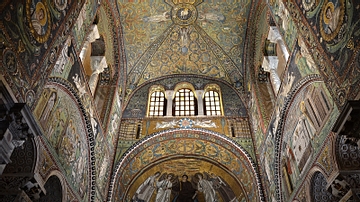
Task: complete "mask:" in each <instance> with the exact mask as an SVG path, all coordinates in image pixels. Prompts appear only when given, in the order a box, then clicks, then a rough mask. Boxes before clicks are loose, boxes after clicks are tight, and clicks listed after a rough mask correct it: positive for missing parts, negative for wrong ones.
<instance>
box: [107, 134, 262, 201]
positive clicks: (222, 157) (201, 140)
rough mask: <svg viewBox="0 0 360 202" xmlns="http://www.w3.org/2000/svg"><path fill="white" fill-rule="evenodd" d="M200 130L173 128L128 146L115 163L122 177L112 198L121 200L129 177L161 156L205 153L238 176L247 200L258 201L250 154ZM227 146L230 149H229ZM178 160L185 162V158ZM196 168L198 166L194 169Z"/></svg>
mask: <svg viewBox="0 0 360 202" xmlns="http://www.w3.org/2000/svg"><path fill="white" fill-rule="evenodd" d="M201 131H202V130H195V129H194V130H186V132H185V131H184V132H183V131H182V130H173V131H172V132H168V133H166V132H165V133H161V134H157V135H156V134H155V135H156V138H152V137H150V138H147V140H146V141H144V142H143V143H141V144H139V145H138V146H137V147H135V148H131V150H132V152H131V153H125V156H123V158H125V157H126V159H122V160H121V161H120V162H118V163H121V165H118V167H117V169H118V170H117V171H116V173H118V174H119V173H121V176H117V177H116V187H115V189H114V193H113V197H114V200H115V201H118V200H123V199H124V197H125V196H124V194H125V193H127V192H128V189H129V186H130V185H131V180H134V177H136V176H137V175H139V173H141V172H143V171H144V169H145V168H146V167H148V166H151V165H152V164H154V163H158V162H159V161H164V159H165V160H171V159H172V158H176V157H183V155H186V156H187V157H190V156H191V155H194V154H195V155H200V156H204V158H205V159H208V161H213V162H217V164H220V165H222V166H223V167H224V169H226V170H228V172H229V173H232V175H234V176H236V177H237V178H238V179H240V180H241V184H242V186H243V189H244V192H243V193H244V194H245V199H246V201H256V200H259V198H258V190H257V183H259V182H255V181H253V179H256V177H255V176H254V173H253V171H252V165H251V163H250V162H249V158H251V157H249V156H248V155H247V154H246V153H243V151H242V150H239V149H235V147H234V145H232V144H231V143H230V142H223V141H222V140H221V139H222V138H223V137H220V136H211V134H209V133H206V135H204V134H205V133H203V132H201ZM145 148H146V149H145ZM230 148H233V149H231V150H229V149H230ZM178 155H180V156H178ZM172 156H173V157H172ZM179 161H182V162H183V163H184V161H185V159H182V160H179ZM194 166H196V165H194ZM199 168H200V167H199V166H197V169H199ZM173 169H175V168H173ZM201 169H205V168H200V171H201V172H209V171H210V170H211V169H210V170H204V171H202V170H201ZM169 171H170V170H169ZM173 171H175V170H173ZM195 171H198V170H193V171H192V172H195ZM189 172H190V170H189ZM153 173H155V172H153ZM175 174H176V175H181V174H182V173H179V171H177V172H176V173H175ZM236 194H240V193H236ZM131 197H132V196H131Z"/></svg>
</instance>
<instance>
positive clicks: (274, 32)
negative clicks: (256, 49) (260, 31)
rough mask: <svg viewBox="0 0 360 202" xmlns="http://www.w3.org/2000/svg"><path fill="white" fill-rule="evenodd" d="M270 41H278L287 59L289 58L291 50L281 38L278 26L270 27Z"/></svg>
mask: <svg viewBox="0 0 360 202" xmlns="http://www.w3.org/2000/svg"><path fill="white" fill-rule="evenodd" d="M267 38H268V39H269V41H270V42H272V43H276V44H278V45H279V46H280V49H281V51H282V53H283V54H284V58H285V61H288V59H289V52H288V50H287V49H286V46H285V44H284V41H283V40H282V38H281V35H280V32H279V30H278V28H277V27H274V26H271V27H270V29H269V33H268V37H267Z"/></svg>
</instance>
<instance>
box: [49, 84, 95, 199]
mask: <svg viewBox="0 0 360 202" xmlns="http://www.w3.org/2000/svg"><path fill="white" fill-rule="evenodd" d="M45 86H52V87H55V88H57V89H61V90H62V91H64V93H66V94H68V95H69V98H70V99H71V100H72V101H73V102H74V103H76V109H77V111H78V112H79V113H80V117H81V118H82V119H81V122H82V123H83V126H84V129H85V133H86V136H85V137H84V138H85V139H86V141H87V143H88V145H87V146H88V147H87V149H88V152H87V153H88V166H89V169H88V170H89V172H88V176H89V179H88V182H89V183H88V184H89V185H90V187H89V190H92V191H91V192H90V195H89V197H90V198H91V200H93V199H95V191H93V190H95V170H96V168H95V153H94V149H95V139H94V137H95V136H94V133H93V130H92V125H91V121H90V120H91V118H90V117H89V113H88V112H87V110H88V109H86V106H85V104H84V103H83V100H84V99H82V97H81V96H80V95H79V93H78V91H77V89H76V88H75V87H74V86H73V85H72V84H71V83H70V82H69V81H67V80H64V79H62V78H59V77H51V78H49V80H48V82H47V83H46V85H45ZM49 176H50V175H49ZM59 179H60V178H59ZM62 185H63V183H62Z"/></svg>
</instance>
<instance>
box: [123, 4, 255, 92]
mask: <svg viewBox="0 0 360 202" xmlns="http://www.w3.org/2000/svg"><path fill="white" fill-rule="evenodd" d="M117 6H118V10H119V13H120V23H121V25H122V26H123V38H124V47H125V48H124V50H125V52H126V68H127V73H128V79H127V81H128V82H127V89H134V88H136V87H137V86H139V85H141V84H142V83H144V82H147V81H149V80H152V79H155V78H158V77H162V76H166V75H174V74H175V75H176V74H193V75H201V76H207V77H211V78H217V79H222V80H224V81H226V82H228V83H230V84H236V83H237V84H238V85H240V84H242V83H243V74H244V69H243V62H242V58H243V53H244V43H245V37H246V29H247V24H248V20H247V19H248V16H249V13H250V12H249V10H250V8H251V1H250V0H243V1H233V0H230V1H211V2H203V1H201V0H190V1H188V0H186V1H181V0H180V1H178V0H172V1H171V0H166V1H146V2H137V1H120V0H119V1H118V2H117Z"/></svg>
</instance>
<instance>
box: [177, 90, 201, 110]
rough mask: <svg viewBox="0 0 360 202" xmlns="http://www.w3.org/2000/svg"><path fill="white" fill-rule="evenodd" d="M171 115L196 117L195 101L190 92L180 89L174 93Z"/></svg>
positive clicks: (192, 93)
mask: <svg viewBox="0 0 360 202" xmlns="http://www.w3.org/2000/svg"><path fill="white" fill-rule="evenodd" d="M173 114H174V115H175V116H195V115H197V100H196V98H195V96H194V92H193V91H192V90H190V89H188V88H182V89H179V90H178V91H177V92H176V93H175V98H174V111H173Z"/></svg>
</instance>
